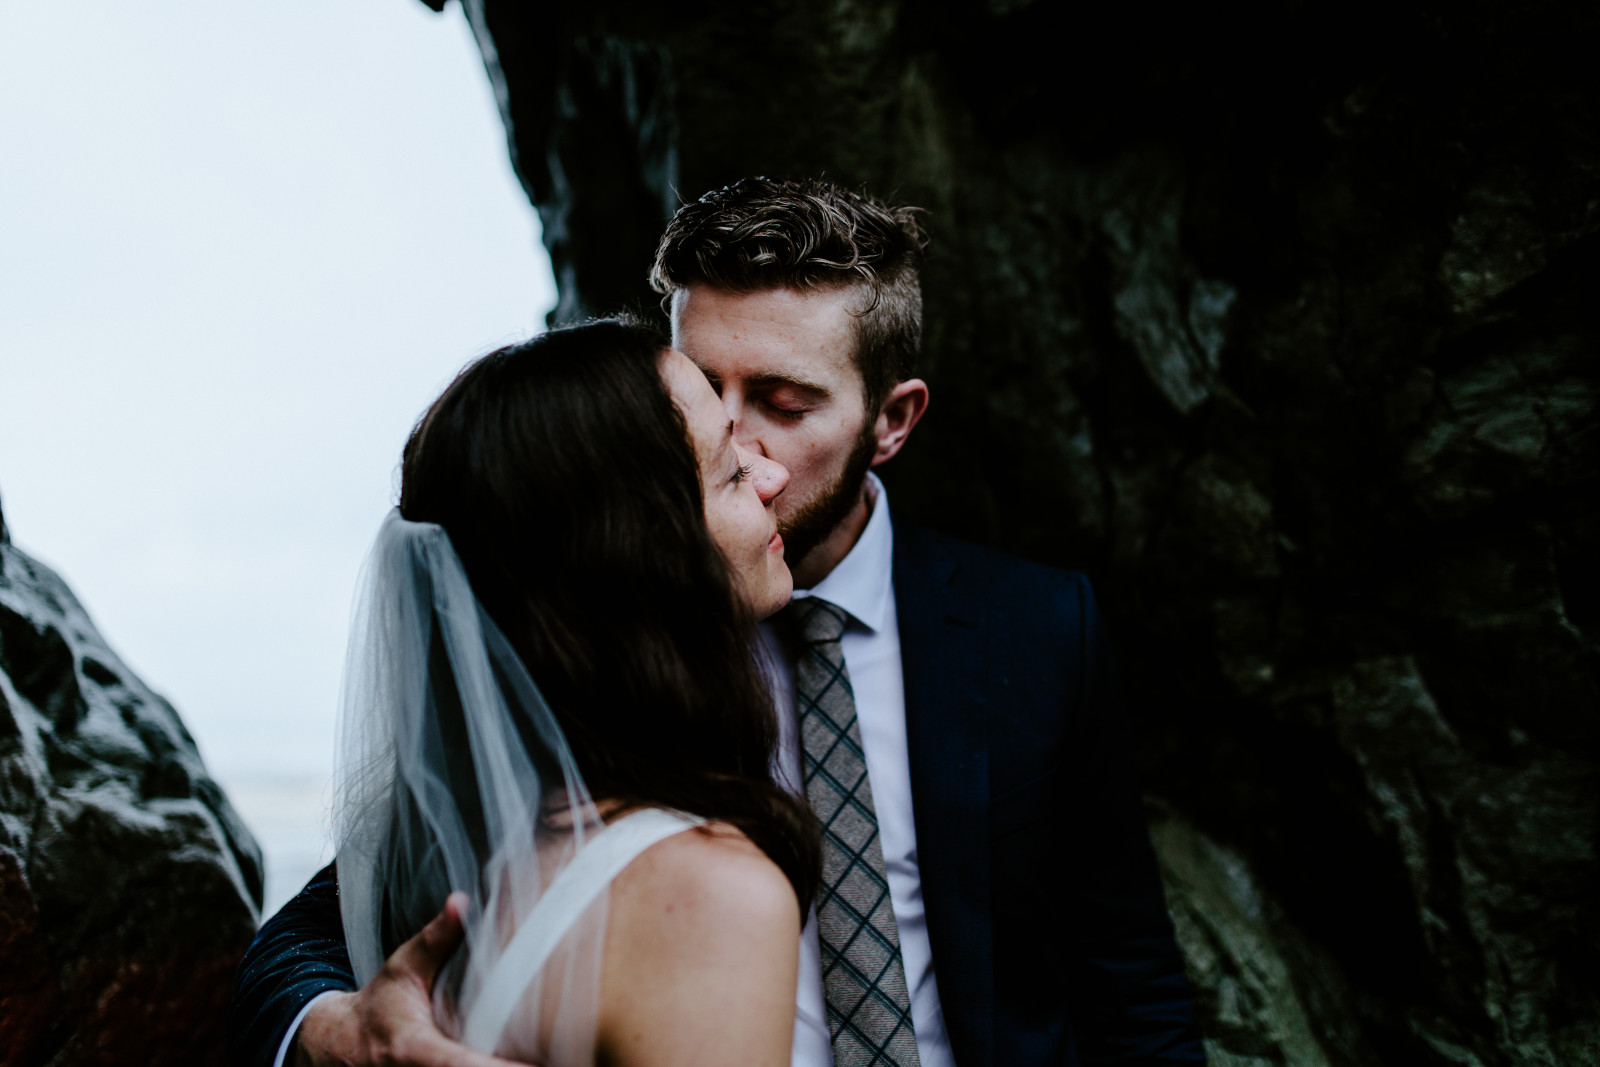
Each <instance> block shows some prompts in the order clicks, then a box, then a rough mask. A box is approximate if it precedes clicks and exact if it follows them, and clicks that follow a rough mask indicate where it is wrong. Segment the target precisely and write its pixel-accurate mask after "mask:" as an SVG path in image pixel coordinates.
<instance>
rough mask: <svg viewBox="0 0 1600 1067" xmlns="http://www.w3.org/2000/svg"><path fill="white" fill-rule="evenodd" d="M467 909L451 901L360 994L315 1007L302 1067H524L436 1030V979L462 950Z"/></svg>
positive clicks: (305, 1029)
mask: <svg viewBox="0 0 1600 1067" xmlns="http://www.w3.org/2000/svg"><path fill="white" fill-rule="evenodd" d="M465 904H466V897H465V895H464V894H454V895H452V896H451V898H450V899H449V900H448V901H447V902H446V903H445V907H444V910H443V911H442V912H440V913H439V915H438V917H437V918H435V919H434V920H433V921H432V922H430V923H429V924H428V925H427V926H425V927H423V928H422V929H421V930H420V931H418V933H417V936H415V937H413V938H412V939H411V940H410V941H407V942H406V943H405V944H403V945H401V946H400V947H399V948H397V949H395V950H394V954H393V955H392V956H390V957H389V959H388V960H387V961H386V962H385V963H384V966H383V970H381V971H379V972H378V973H377V975H376V976H374V977H373V979H372V981H370V982H368V983H367V984H366V986H365V987H364V988H363V989H362V990H361V991H360V992H359V993H334V994H330V995H328V996H325V997H323V998H322V999H320V1000H318V1001H317V1002H316V1003H315V1004H313V1005H312V1008H311V1011H310V1012H308V1013H307V1015H306V1017H305V1020H304V1021H303V1022H302V1023H301V1024H300V1029H299V1031H298V1033H297V1034H296V1037H295V1051H294V1059H293V1062H294V1064H295V1065H296V1067H324V1065H330V1067H331V1065H338V1067H518V1065H516V1064H513V1063H511V1062H510V1061H508V1060H502V1059H497V1058H496V1057H494V1056H485V1055H484V1054H483V1053H481V1052H476V1051H474V1050H472V1049H470V1048H467V1047H466V1046H465V1045H460V1044H457V1043H456V1042H454V1041H451V1040H450V1039H449V1038H447V1037H445V1036H444V1034H443V1033H441V1032H440V1030H439V1028H438V1027H437V1026H435V1025H434V1022H433V999H432V996H431V991H432V989H433V979H434V976H435V975H437V974H438V973H439V968H440V967H442V966H443V965H444V963H445V961H446V960H448V959H449V958H450V954H451V953H452V952H453V951H455V947H456V946H457V945H458V944H460V942H461V932H462V927H461V911H462V909H463V908H464V907H465Z"/></svg>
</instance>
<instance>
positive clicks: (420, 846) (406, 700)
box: [229, 179, 1205, 1067]
mask: <svg viewBox="0 0 1600 1067" xmlns="http://www.w3.org/2000/svg"><path fill="white" fill-rule="evenodd" d="M916 218H917V213H916V212H915V211H914V210H913V209H910V208H905V207H894V206H888V205H885V204H883V203H880V202H878V201H875V200H873V199H871V198H869V197H866V196H863V195H859V194H857V193H854V192H851V191H848V190H845V189H841V188H839V187H837V186H834V185H830V184H827V183H823V182H816V181H806V182H791V181H770V180H766V179H747V180H744V181H740V182H738V183H736V184H734V185H732V186H729V187H727V188H724V189H721V190H718V191H716V192H713V193H710V194H708V195H707V196H705V197H703V198H701V199H700V200H699V201H697V202H694V203H690V204H687V205H686V206H684V207H683V208H682V209H681V210H680V211H679V212H678V213H677V215H676V216H675V217H674V218H673V219H672V222H671V223H670V225H669V226H668V228H667V232H666V234H665V235H664V236H663V237H662V240H661V244H660V247H659V249H658V251H657V254H656V260H655V264H654V268H653V271H652V274H651V280H652V283H653V285H654V286H655V288H656V289H658V290H659V291H660V292H661V293H662V294H664V297H665V303H666V306H667V307H668V309H669V311H670V316H671V326H672V333H671V338H670V343H669V342H667V341H666V340H665V339H663V338H660V337H658V336H657V335H656V334H654V333H653V332H652V330H651V329H650V328H649V327H647V326H644V325H642V324H639V323H636V322H633V321H631V320H628V319H621V318H618V319H605V320H599V321H595V322H590V323H586V324H584V325H580V326H574V327H569V328H564V329H557V330H552V331H550V332H548V333H545V334H543V335H540V336H538V337H535V338H534V339H533V340H531V341H527V342H525V343H522V344H518V345H513V346H511V347H508V348H503V349H500V350H499V351H496V352H493V353H491V354H490V355H488V356H485V357H483V358H482V359H480V360H478V361H477V362H475V363H473V364H471V365H470V366H468V367H467V369H466V370H464V371H463V372H462V373H461V374H460V376H459V377H457V378H456V380H455V381H454V382H453V383H451V385H450V386H449V387H448V388H447V389H446V390H445V391H444V393H443V395H441V396H440V397H439V398H438V399H437V400H436V401H435V402H434V403H433V405H432V406H431V407H430V408H429V409H428V410H427V411H426V413H425V414H424V415H423V416H422V418H421V419H420V421H419V422H418V423H417V425H416V428H415V429H414V430H413V431H412V433H411V437H410V439H409V440H408V441H407V443H406V447H405V451H404V455H403V460H402V465H401V490H400V504H399V507H398V508H397V509H396V510H395V512H393V513H391V515H390V517H389V518H388V519H387V520H386V521H385V523H384V525H383V527H382V529H381V531H380V533H379V535H378V540H377V543H376V545H375V546H374V548H373V551H372V555H371V557H370V558H369V560H368V563H367V567H366V571H365V573H364V577H363V580H362V581H363V584H362V590H361V592H360V594H359V596H358V601H357V615H356V620H355V624H354V626H353V629H352V635H351V642H350V652H349V660H348V663H347V668H346V681H345V693H344V702H343V710H342V717H341V723H340V756H339V769H338V772H337V775H336V780H335V810H334V826H335V838H336V842H335V843H336V858H335V862H334V864H332V865H330V866H329V867H328V868H327V869H325V870H324V871H322V872H320V873H319V874H318V875H316V876H315V877H314V878H313V879H312V880H311V882H310V883H308V884H307V886H306V888H305V889H304V890H303V891H302V892H301V893H300V895H299V896H298V897H297V898H295V899H294V900H293V901H291V902H290V903H289V904H287V905H286V906H285V907H284V908H283V909H282V910H281V911H280V912H279V913H278V914H277V915H276V916H274V917H273V918H272V919H270V920H269V921H268V922H267V923H266V924H265V925H263V926H262V928H261V930H260V932H259V934H258V935H257V937H256V940H255V942H254V943H253V944H252V945H251V947H250V950H249V952H248V953H247V955H246V957H245V959H244V961H243V962H242V963H241V965H240V968H239V972H238V978H237V982H236V986H235V991H234V1001H233V1006H232V1010H231V1014H230V1020H229V1043H230V1055H231V1056H232V1057H233V1059H234V1060H235V1062H237V1063H240V1064H250V1065H259V1067H269V1065H275V1064H286V1063H288V1064H296V1063H300V1064H362V1065H365V1064H406V1065H420V1067H444V1065H454V1067H492V1065H497V1064H498V1065H504V1064H506V1063H507V1062H508V1061H513V1062H522V1063H535V1064H543V1065H545V1067H571V1065H589V1064H605V1065H616V1067H668V1065H691V1064H692V1065H695V1067H722V1065H726V1067H735V1065H737V1067H752V1065H755V1067H780V1065H783V1064H790V1063H792V1064H794V1065H796V1067H826V1065H828V1064H835V1065H837V1067H866V1065H879V1067H908V1065H918V1064H920V1065H922V1067H950V1065H952V1064H960V1065H961V1067H979V1065H983V1067H1014V1065H1033V1064H1040V1065H1043V1064H1075V1063H1083V1064H1090V1063H1118V1064H1177V1063H1185V1064H1192V1063H1203V1062H1205V1057H1204V1052H1203V1051H1202V1048H1201V1042H1200V1037H1199V1032H1198V1029H1197V1027H1196V1023H1195V1019H1194V1011H1193V1006H1192V1003H1191V999H1190V994H1189V990H1188V986H1187V984H1186V982H1185V980H1184V976H1183V965H1182V959H1181V957H1180V955H1179V952H1178V950H1177V947H1176V945H1175V942H1174V940H1173V935H1172V927H1171V923H1170V920H1169V919H1168V916H1167V912H1166V906H1165V901H1164V898H1163V895H1162V889H1161V884H1160V880H1159V878H1158V875H1157V872H1156V867H1155V863H1154V859H1153V856H1152V853H1151V849H1150V845H1149V840H1148V836H1147V832H1146V829H1145V824H1144V817H1143V814H1142V809H1141V806H1140V800H1139V795H1138V791H1137V788H1136V785H1135V783H1134V780H1133V775H1132V770H1131V763H1130V759H1131V757H1130V753H1129V743H1128V739H1127V734H1126V725H1125V723H1124V720H1123V716H1122V711H1121V708H1120V706H1119V701H1118V696H1117V689H1116V682H1115V678H1114V673H1113V669H1112V656H1111V649H1110V646H1109V644H1108V642H1107V637H1106V634H1105V631H1104V629H1103V627H1102V624H1101V622H1100V617H1099V613H1098V610H1097V608H1096V606H1095V601H1094V597H1093V594H1092V592H1091V590H1090V587H1089V583H1088V581H1087V580H1086V579H1085V578H1084V577H1083V576H1082V575H1080V574H1074V573H1068V572H1063V571H1058V570H1053V569H1049V568H1045V567H1041V566H1038V565H1035V564H1031V563H1027V562H1024V561H1022V560H1020V559H1016V558H1014V557H1011V556H1007V555H1003V554H1000V553H998V552H994V551H991V550H988V549H983V548H979V547H976V546H973V545H969V544H965V543H962V542H959V541H956V540H953V539H950V538H947V537H944V536H941V535H938V534H935V533H932V532H930V531H927V530H924V529H921V528H919V527H917V526H915V525H913V524H911V523H909V522H906V521H903V520H902V519H901V518H900V517H899V516H898V515H896V514H894V513H893V512H891V510H890V506H889V500H888V494H887V493H886V491H885V490H884V487H883V485H882V483H881V482H880V481H879V480H878V478H877V477H876V476H875V475H874V474H873V473H872V470H873V468H874V467H877V466H879V465H880V464H883V463H885V462H887V461H889V460H890V459H892V458H893V457H894V456H895V455H896V454H897V453H898V452H899V451H900V450H901V448H902V447H904V446H905V444H906V442H907V439H908V438H909V437H910V435H911V432H912V430H913V429H914V428H915V427H916V425H917V423H918V421H919V420H920V419H921V417H922V415H923V414H924V412H925V411H926V410H927V406H928V398H929V392H928V386H927V385H926V383H924V382H923V381H922V380H920V379H918V378H916V377H915V376H914V375H915V366H916V361H917V356H918V352H919V349H920V346H921V336H922V295H921V287H920V280H919V271H920V266H921V260H922V253H923V248H924V246H925V244H926V239H925V237H924V236H923V233H922V230H921V228H920V227H919V225H918V223H917V221H916Z"/></svg>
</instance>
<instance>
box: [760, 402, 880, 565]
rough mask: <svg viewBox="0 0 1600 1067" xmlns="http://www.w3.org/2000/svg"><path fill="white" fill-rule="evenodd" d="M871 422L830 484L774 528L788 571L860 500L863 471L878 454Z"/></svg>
mask: <svg viewBox="0 0 1600 1067" xmlns="http://www.w3.org/2000/svg"><path fill="white" fill-rule="evenodd" d="M875 422H876V420H870V421H868V423H867V425H866V427H865V429H863V430H862V431H861V436H860V437H858V438H856V443H855V444H854V445H853V446H851V449H850V456H849V458H847V459H846V460H845V462H844V470H843V471H841V472H840V474H839V477H838V478H836V479H834V481H833V484H831V485H829V486H828V487H827V488H826V489H824V490H823V491H822V492H821V493H819V494H818V495H817V496H815V497H814V498H812V499H811V500H808V501H807V502H806V503H804V504H802V505H801V506H800V510H799V511H797V512H795V513H794V514H793V515H791V516H789V519H788V521H786V522H780V523H779V524H778V532H779V533H780V534H782V535H783V550H784V551H783V555H784V559H786V560H787V561H788V563H789V566H790V568H791V569H792V568H793V567H795V566H796V565H798V564H799V562H800V561H801V560H803V559H805V558H806V556H808V555H810V553H811V550H812V549H814V548H816V547H817V546H818V545H820V544H822V542H823V541H825V540H827V538H828V535H829V534H831V533H832V532H833V531H834V529H835V528H836V527H837V526H838V525H839V524H840V523H841V522H843V521H844V520H845V517H846V516H848V515H849V514H850V512H851V510H852V509H853V508H854V507H855V506H856V504H857V503H858V502H859V501H860V500H861V492H862V486H863V484H864V483H865V481H866V477H867V471H869V470H871V469H872V455H873V453H874V452H876V451H877V450H878V436H877V434H876V433H875V432H874V431H875V429H876V425H875Z"/></svg>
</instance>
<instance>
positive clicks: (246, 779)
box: [218, 774, 333, 920]
mask: <svg viewBox="0 0 1600 1067" xmlns="http://www.w3.org/2000/svg"><path fill="white" fill-rule="evenodd" d="M218 782H219V784H220V785H221V786H222V788H223V791H224V792H226V793H227V794H228V799H229V800H231V801H232V802H233V810H234V811H237V812H238V813H239V817H240V818H242V819H243V820H244V821H245V825H246V826H248V827H250V832H251V833H253V834H254V835H255V838H256V843H257V844H259V845H260V846H261V853H262V856H263V858H264V859H265V860H266V865H267V879H266V893H265V905H264V906H263V908H262V911H261V918H262V919H263V920H265V919H266V918H267V917H268V916H270V915H272V914H273V913H274V912H276V911H277V910H278V909H279V908H281V907H283V905H284V904H286V903H288V901H289V900H291V899H292V898H293V897H294V895H295V894H296V893H298V892H300V889H301V887H302V886H304V885H305V884H306V881H307V880H308V879H309V878H310V877H311V876H312V875H313V874H316V873H317V871H319V870H321V869H322V868H323V867H324V866H325V865H326V864H327V863H328V861H329V860H331V859H332V858H333V846H332V844H331V843H330V841H329V836H328V813H329V810H330V802H331V800H332V796H333V792H332V783H331V781H330V780H329V778H328V777H327V776H326V775H289V774H282V775H263V774H251V775H235V776H232V777H225V776H221V775H219V776H218Z"/></svg>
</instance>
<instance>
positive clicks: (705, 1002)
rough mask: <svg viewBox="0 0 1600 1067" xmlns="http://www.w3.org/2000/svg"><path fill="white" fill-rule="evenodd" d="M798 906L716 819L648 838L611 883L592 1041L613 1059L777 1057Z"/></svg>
mask: <svg viewBox="0 0 1600 1067" xmlns="http://www.w3.org/2000/svg"><path fill="white" fill-rule="evenodd" d="M799 945H800V909H799V906H798V904H797V903H796V901H795V894H794V890H793V888H791V887H790V885H789V881H788V879H787V878H786V877H784V875H783V872H782V871H780V870H779V869H778V866H777V865H776V864H774V863H773V862H772V861H771V860H770V859H768V858H767V856H766V854H765V853H763V852H762V851H761V850H760V849H758V848H757V847H756V846H755V845H753V844H751V843H750V841H749V839H748V838H746V837H745V836H744V835H743V834H742V833H740V832H739V831H738V830H736V829H734V828H732V827H731V826H729V825H727V824H726V823H711V824H709V825H708V826H706V827H703V828H701V829H699V830H695V831H691V832H688V833H682V834H677V835H675V836H673V837H669V838H667V839H666V840H665V841H661V842H659V843H658V844H656V845H653V846H651V847H650V848H649V849H647V850H646V851H645V852H644V853H643V854H641V855H640V856H639V858H638V859H636V860H634V861H633V863H631V864H629V866H628V868H627V869H626V870H624V871H623V872H622V874H620V875H618V876H617V879H616V880H615V881H614V882H612V884H611V907H610V918H609V926H608V929H607V935H606V948H605V970H604V977H603V979H602V991H601V1006H600V1027H599V1035H598V1036H599V1045H600V1052H601V1055H600V1057H599V1058H600V1059H601V1061H602V1062H605V1063H608V1064H614V1065H616V1067H679V1065H683V1067H688V1065H694V1067H787V1065H788V1063H789V1058H790V1051H791V1047H792V1044H793V1040H794V998H795V982H796V979H797V977H798V971H799Z"/></svg>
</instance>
